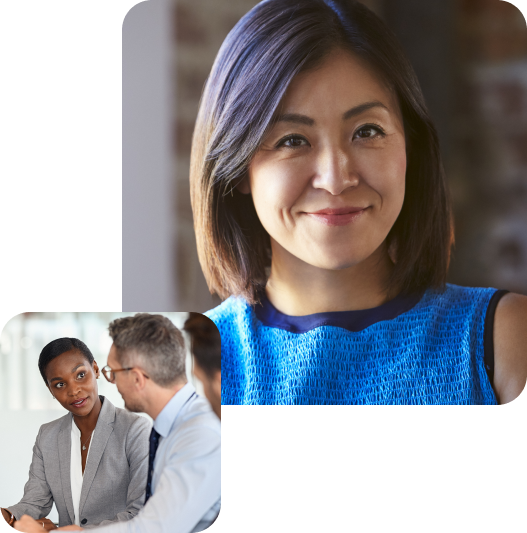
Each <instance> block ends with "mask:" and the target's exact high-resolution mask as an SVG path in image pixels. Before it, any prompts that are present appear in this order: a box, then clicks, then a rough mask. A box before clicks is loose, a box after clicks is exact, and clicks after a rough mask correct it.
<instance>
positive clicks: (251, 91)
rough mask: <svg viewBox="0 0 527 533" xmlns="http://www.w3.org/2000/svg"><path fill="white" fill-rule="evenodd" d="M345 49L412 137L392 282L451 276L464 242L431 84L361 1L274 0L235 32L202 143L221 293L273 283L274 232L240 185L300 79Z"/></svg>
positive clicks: (254, 295)
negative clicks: (430, 101) (430, 99)
mask: <svg viewBox="0 0 527 533" xmlns="http://www.w3.org/2000/svg"><path fill="white" fill-rule="evenodd" d="M334 49H345V50H348V51H350V52H352V53H353V54H355V55H356V56H358V57H360V58H362V59H364V60H365V61H366V62H367V63H368V64H369V65H370V66H371V67H373V69H374V71H375V72H376V73H377V74H378V75H379V76H380V78H381V79H382V80H383V81H384V82H385V83H386V84H387V85H388V86H389V87H390V89H391V90H392V91H393V93H394V94H395V96H396V98H397V101H398V103H399V106H400V109H401V112H402V116H403V123H404V129H405V136H406V143H407V171H406V192H405V198H404V203H403V206H402V209H401V212H400V214H399V217H398V218H397V220H396V222H395V224H394V226H393V227H392V229H391V230H390V233H389V234H388V237H387V241H386V242H387V244H388V245H393V246H392V247H391V249H394V250H396V254H395V255H396V264H395V267H394V269H393V271H392V275H391V278H390V280H389V287H388V288H389V289H392V290H393V289H397V290H399V291H400V292H403V293H411V292H419V291H421V290H424V289H426V288H428V287H436V288H441V287H443V286H444V284H445V282H446V274H447V270H448V265H449V261H450V250H451V246H452V243H453V229H452V219H451V207H450V200H449V195H448V190H447V185H446V180H445V176H444V171H443V166H442V162H441V156H440V152H439V142H438V137H437V133H436V129H435V127H434V126H433V124H432V121H431V119H430V116H429V114H428V111H427V108H426V104H425V101H424V98H423V95H422V92H421V89H420V86H419V82H418V80H417V77H416V75H415V73H414V70H413V68H412V66H411V65H410V62H409V61H408V59H407V58H406V56H405V54H404V52H403V49H402V47H401V45H400V44H399V42H398V40H397V39H396V37H395V35H394V34H393V33H392V31H391V30H390V29H389V28H388V27H387V26H386V25H385V24H384V23H383V22H382V21H381V20H380V19H379V18H378V17H377V16H376V15H375V14H374V13H373V12H371V11H370V10H369V9H368V8H366V7H365V6H364V5H362V4H360V3H359V2H355V1H351V0H266V1H263V2H261V3H259V4H258V5H257V6H255V7H254V8H253V9H252V10H251V11H249V13H247V14H246V15H245V16H244V17H243V18H242V19H241V20H240V21H239V22H238V23H237V24H236V26H235V27H234V28H233V30H232V31H231V32H230V33H229V35H228V36H227V38H226V39H225V41H224V43H223V45H222V47H221V49H220V51H219V53H218V56H217V57H216V60H215V62H214V65H213V67H212V71H211V74H210V76H209V79H208V81H207V84H206V86H205V90H204V93H203V96H202V100H201V103H200V110H199V113H198V118H197V121H196V127H195V130H194V137H193V142H192V155H191V168H190V181H191V200H192V209H193V213H194V227H195V232H196V240H197V247H198V256H199V260H200V263H201V266H202V268H203V271H204V274H205V277H206V279H207V283H208V285H209V288H210V290H211V292H216V293H218V294H219V295H220V296H221V297H222V298H226V297H227V296H229V295H242V296H244V297H245V298H246V299H247V300H248V302H249V303H255V302H256V301H257V300H258V292H259V290H261V289H262V288H263V287H264V286H265V283H266V281H267V272H268V267H269V266H270V264H271V252H270V240H269V235H268V233H267V232H266V231H265V229H264V228H263V226H262V224H261V223H260V221H259V219H258V215H257V214H256V210H255V208H254V204H253V201H252V198H251V196H250V195H243V194H241V193H240V192H238V191H237V190H236V185H237V184H238V183H239V182H240V181H241V180H242V179H243V178H244V177H245V176H246V174H247V169H248V167H249V164H250V162H251V160H252V158H253V156H254V155H255V153H256V152H257V150H258V148H259V146H260V143H261V142H262V139H263V138H264V137H265V135H266V133H267V132H268V131H269V129H270V128H271V127H272V125H273V120H274V118H275V116H276V111H277V109H278V106H279V104H280V102H281V100H282V97H283V96H284V94H285V91H286V89H287V87H288V86H289V84H290V83H291V81H292V80H293V78H294V77H295V76H296V75H297V74H298V73H300V72H303V71H306V70H310V69H313V68H315V67H317V66H318V65H319V64H320V63H321V62H322V61H323V60H324V58H325V57H326V56H327V55H328V54H329V53H330V52H331V51H332V50H334Z"/></svg>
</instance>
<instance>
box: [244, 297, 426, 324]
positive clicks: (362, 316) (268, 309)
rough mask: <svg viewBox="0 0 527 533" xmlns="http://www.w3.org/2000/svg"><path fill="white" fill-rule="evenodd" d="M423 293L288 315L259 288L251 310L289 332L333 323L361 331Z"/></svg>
mask: <svg viewBox="0 0 527 533" xmlns="http://www.w3.org/2000/svg"><path fill="white" fill-rule="evenodd" d="M423 294H424V293H422V292H421V293H419V294H411V295H405V296H403V295H399V296H396V297H395V298H394V299H393V300H390V301H389V302H386V303H385V304H382V305H380V306H379V307H373V308H371V309H360V310H358V311H331V312H327V313H315V314H312V315H305V316H290V315H286V314H284V313H281V312H280V311H278V309H276V307H274V306H273V304H272V303H271V302H270V301H269V300H268V299H267V296H266V294H265V291H262V294H260V304H258V305H256V306H255V307H254V312H255V314H256V317H257V318H258V320H260V322H262V323H263V324H264V325H266V326H269V327H271V328H279V329H285V330H287V331H289V332H291V333H306V332H308V331H310V330H312V329H314V328H318V327H320V326H334V327H337V328H343V329H347V330H348V331H362V330H363V329H366V328H367V327H369V326H371V325H372V324H375V323H377V322H381V321H382V320H392V319H394V318H396V317H398V316H399V315H401V314H403V313H406V312H407V311H409V310H410V309H412V307H414V306H415V305H416V304H417V303H418V302H419V301H420V300H421V298H422V297H423Z"/></svg>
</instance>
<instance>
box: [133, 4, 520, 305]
mask: <svg viewBox="0 0 527 533" xmlns="http://www.w3.org/2000/svg"><path fill="white" fill-rule="evenodd" d="M256 3H257V2H256V1H255V0H228V1H227V0H150V1H148V2H143V3H142V4H139V5H137V6H136V7H134V8H133V9H132V10H131V11H130V13H129V14H128V16H127V19H126V20H125V23H124V25H123V45H124V46H123V130H124V131H123V163H124V164H123V309H131V308H139V307H140V308H143V309H146V308H150V307H157V308H166V309H181V310H185V311H191V310H192V311H204V310H206V309H209V308H211V307H213V306H214V305H216V304H217V303H218V302H219V300H217V299H215V298H213V297H212V296H211V295H210V294H209V292H208V289H207V287H206V284H205V281H204V278H203V275H202V274H201V269H200V266H199V263H198V260H197V254H196V247H195V239H194V230H193V222H192V212H191V208H190V198H189V181H188V175H189V161H190V146H191V138H192V131H193V127H194V121H195V117H196V114H197V109H198V104H199V99H200V96H201V91H202V88H203V85H204V83H205V80H206V78H207V76H208V74H209V71H210V68H211V66H212V63H213V61H214V57H215V55H216V53H217V51H218V49H219V47H220V45H221V43H222V41H223V39H224V38H225V36H226V35H227V33H228V32H229V30H230V29H231V28H232V27H233V26H234V24H235V23H236V22H237V21H238V20H239V18H240V17H241V16H242V15H243V14H245V13H246V12H247V11H248V10H249V9H251V8H252V7H253V6H254V5H256ZM363 3H364V4H366V5H367V6H368V7H370V8H371V9H372V10H374V11H375V12H376V13H377V14H378V15H379V16H380V17H381V18H383V19H384V20H385V21H386V23H387V24H388V25H389V26H390V27H391V28H392V29H393V30H394V32H395V33H396V34H397V35H398V37H399V38H400V40H401V41H402V43H403V46H404V47H405V49H406V51H407V53H408V55H409V57H410V59H411V61H412V63H413V65H414V67H415V69H416V71H417V74H418V77H419V79H420V81H421V85H422V88H423V91H424V94H425V97H426V99H427V102H428V105H429V108H430V111H431V114H432V116H433V118H434V120H435V122H436V125H437V127H438V130H439V135H440V140H441V145H442V149H443V153H444V159H445V167H446V172H447V176H448V181H449V184H450V188H451V193H452V199H453V204H454V214H455V224H456V246H455V250H454V255H453V259H452V264H451V269H450V276H449V281H450V282H452V283H458V284H461V285H471V286H493V287H500V288H506V289H509V290H511V291H516V292H520V293H524V294H527V29H526V24H525V19H524V17H523V15H522V14H521V12H520V11H519V10H518V9H517V8H516V7H514V6H513V5H512V4H510V3H508V2H505V1H501V0H427V1H426V2H423V1H421V0H363Z"/></svg>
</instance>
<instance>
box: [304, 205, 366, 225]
mask: <svg viewBox="0 0 527 533" xmlns="http://www.w3.org/2000/svg"><path fill="white" fill-rule="evenodd" d="M367 209H369V207H343V208H340V209H321V210H320V211H316V212H313V213H308V212H306V215H309V216H310V217H312V218H314V219H315V220H317V221H318V222H322V224H326V226H345V225H346V224H349V223H350V222H352V221H353V220H356V219H357V218H359V217H360V216H361V215H362V214H363V213H364V212H365V211H366V210H367Z"/></svg>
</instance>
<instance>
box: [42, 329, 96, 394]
mask: <svg viewBox="0 0 527 533" xmlns="http://www.w3.org/2000/svg"><path fill="white" fill-rule="evenodd" d="M70 350H77V351H78V352H80V353H81V354H82V355H83V356H84V357H85V358H86V359H87V360H88V362H89V363H90V365H91V364H93V361H94V358H93V355H92V353H91V352H90V349H89V348H88V347H87V346H86V344H84V343H83V342H82V341H81V340H79V339H75V338H72V337H63V338H61V339H55V340H54V341H51V342H50V343H48V344H46V346H44V348H42V351H41V352H40V357H39V358H38V369H39V370H40V375H41V376H42V379H43V380H44V383H45V384H46V385H47V384H48V380H47V379H46V368H47V367H48V365H49V363H50V362H51V361H53V359H55V358H56V357H58V356H59V355H62V354H63V353H66V352H69V351H70Z"/></svg>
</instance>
